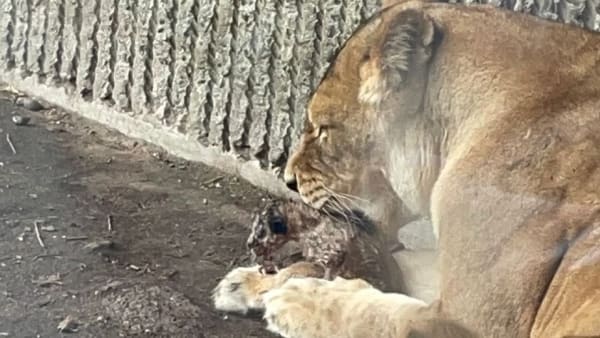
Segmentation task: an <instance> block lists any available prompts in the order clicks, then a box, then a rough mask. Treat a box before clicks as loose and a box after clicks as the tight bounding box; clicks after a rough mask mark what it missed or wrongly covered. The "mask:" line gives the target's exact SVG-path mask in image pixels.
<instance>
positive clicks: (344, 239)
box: [247, 200, 402, 291]
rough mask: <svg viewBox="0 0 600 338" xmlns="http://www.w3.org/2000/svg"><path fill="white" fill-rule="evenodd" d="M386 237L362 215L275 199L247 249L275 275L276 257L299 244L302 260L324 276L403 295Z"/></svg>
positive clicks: (258, 221)
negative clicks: (356, 280)
mask: <svg viewBox="0 0 600 338" xmlns="http://www.w3.org/2000/svg"><path fill="white" fill-rule="evenodd" d="M382 237H383V236H382V235H381V234H380V233H379V232H377V228H376V227H375V225H374V224H373V223H372V222H371V221H370V220H369V219H368V218H367V217H366V216H365V215H364V214H362V213H360V212H357V211H352V212H348V213H344V214H341V213H332V212H328V213H326V212H322V211H319V210H316V209H313V208H311V207H310V206H308V205H306V204H304V203H302V202H298V201H292V200H288V201H272V202H270V203H269V204H268V205H267V206H266V207H265V208H264V209H263V211H262V212H261V213H259V214H258V215H257V216H256V217H255V219H254V222H253V224H252V231H251V234H250V236H249V238H248V242H247V245H248V248H249V249H250V250H251V251H252V253H253V254H254V255H255V256H256V257H257V258H260V259H261V260H263V267H265V269H266V270H267V272H273V271H274V269H273V268H272V264H273V262H272V259H273V257H272V255H273V253H274V252H275V251H276V250H278V249H280V248H281V247H282V246H283V245H284V244H286V243H288V242H290V241H295V242H298V244H299V246H300V248H301V249H302V259H303V260H305V261H307V262H312V263H316V264H318V265H319V266H321V267H322V268H323V269H324V274H323V278H325V279H327V280H331V279H333V278H335V277H336V276H342V277H345V278H363V279H366V280H367V281H369V282H370V283H371V284H373V285H375V286H376V287H377V288H380V289H382V290H385V291H402V285H401V281H402V278H401V276H400V270H399V267H398V265H397V263H396V262H395V261H394V259H393V257H392V255H391V253H390V252H389V251H388V250H387V249H386V247H385V244H384V243H385V242H384V239H383V238H382Z"/></svg>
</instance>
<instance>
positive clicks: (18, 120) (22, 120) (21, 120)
mask: <svg viewBox="0 0 600 338" xmlns="http://www.w3.org/2000/svg"><path fill="white" fill-rule="evenodd" d="M12 121H13V123H14V124H16V125H17V126H25V125H27V124H28V123H29V121H30V118H29V117H27V116H20V115H13V117H12Z"/></svg>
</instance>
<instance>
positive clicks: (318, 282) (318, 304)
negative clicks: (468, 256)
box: [213, 262, 475, 338]
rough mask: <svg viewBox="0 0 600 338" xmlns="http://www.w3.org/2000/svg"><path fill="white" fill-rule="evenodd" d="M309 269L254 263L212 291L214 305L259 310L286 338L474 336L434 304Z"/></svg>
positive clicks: (298, 265) (270, 327)
mask: <svg viewBox="0 0 600 338" xmlns="http://www.w3.org/2000/svg"><path fill="white" fill-rule="evenodd" d="M313 267H314V266H312V265H310V264H309V263H304V262H302V263H296V264H294V265H291V266H290V267H288V268H285V269H282V270H281V271H279V272H278V273H277V274H273V275H264V274H261V273H260V272H259V267H258V266H256V267H251V268H236V269H234V270H232V271H231V272H230V273H229V274H227V276H225V278H224V279H223V280H222V281H221V282H220V283H219V285H218V286H217V288H216V289H215V292H214V294H213V297H214V302H215V307H216V308H217V309H219V310H222V311H233V312H241V313H246V312H247V311H248V310H263V311H264V319H265V320H266V321H267V329H268V330H270V331H272V332H274V333H277V334H279V335H281V336H282V337H285V338H368V337H378V338H418V337H422V338H471V337H475V335H473V334H471V333H470V332H468V331H467V330H466V329H464V328H463V327H461V326H460V325H458V324H457V323H455V322H452V321H449V320H445V319H443V318H442V317H440V313H439V311H438V307H437V305H436V306H429V305H427V304H426V303H425V302H423V301H421V300H418V299H415V298H411V297H408V296H405V295H402V294H398V293H384V292H381V291H379V290H377V289H376V288H374V287H373V286H371V285H370V284H369V283H367V282H365V281H364V280H362V279H344V278H341V277H337V278H336V279H334V280H333V281H327V280H324V279H321V278H314V277H305V276H306V275H307V274H316V270H314V269H313ZM303 275H304V276H303Z"/></svg>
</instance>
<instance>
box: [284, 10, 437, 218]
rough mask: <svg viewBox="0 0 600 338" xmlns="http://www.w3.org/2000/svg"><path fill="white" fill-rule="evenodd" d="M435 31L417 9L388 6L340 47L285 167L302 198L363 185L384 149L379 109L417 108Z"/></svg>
mask: <svg viewBox="0 0 600 338" xmlns="http://www.w3.org/2000/svg"><path fill="white" fill-rule="evenodd" d="M401 6H405V4H402V5H401ZM413 6H417V7H418V6H419V3H415V4H413ZM436 31H437V30H436V29H435V25H434V23H433V21H432V20H431V19H430V18H428V17H427V16H425V15H424V14H423V13H422V12H421V11H417V10H410V9H409V10H404V11H401V12H399V11H398V10H397V9H396V7H395V6H394V7H390V8H388V9H386V10H384V11H382V12H381V13H380V14H378V15H377V16H375V17H373V18H371V19H370V20H369V21H368V22H367V23H366V24H364V25H363V26H362V27H361V28H359V29H358V30H357V31H356V32H355V33H354V35H353V36H352V37H351V38H350V39H349V40H348V41H347V42H346V44H345V45H344V46H343V47H342V49H341V50H340V52H339V54H338V56H337V58H336V59H335V61H334V62H333V64H332V65H331V67H330V69H329V70H328V72H327V74H326V75H325V77H324V79H323V80H322V82H321V84H320V85H319V86H318V88H317V90H316V92H315V93H314V94H313V96H312V98H311V100H310V102H309V105H308V109H307V119H306V126H305V130H304V132H303V134H302V136H301V141H300V143H299V145H298V147H297V148H296V149H295V152H294V153H293V154H292V156H291V157H290V159H289V161H288V163H287V166H286V169H285V174H284V179H285V181H286V184H287V185H288V187H290V188H291V189H293V190H297V191H298V192H299V193H300V195H301V197H302V199H303V200H304V202H306V203H308V204H310V205H311V206H313V207H315V208H321V207H322V206H323V205H325V204H326V203H327V202H328V201H330V200H332V197H341V198H343V196H344V194H354V195H356V194H358V193H357V191H358V190H360V189H363V187H361V186H360V185H361V184H362V185H364V184H369V183H368V182H369V179H368V176H369V175H370V172H372V171H376V170H377V168H378V166H379V162H380V161H379V159H380V158H382V156H383V152H384V148H385V147H382V146H381V144H382V142H383V140H381V138H380V137H379V135H380V133H379V130H380V128H381V127H382V126H381V125H380V123H379V121H381V120H382V117H383V115H384V114H385V112H386V111H387V110H389V109H391V108H394V109H395V110H398V109H400V110H402V115H411V114H415V113H416V112H417V111H418V110H419V109H420V107H421V101H422V97H423V91H424V87H425V85H426V81H427V76H426V74H427V65H428V62H429V59H430V56H431V54H432V49H433V45H434V44H433V42H434V38H435V37H436ZM391 93H393V95H391ZM383 127H385V126H383ZM359 182H360V184H359Z"/></svg>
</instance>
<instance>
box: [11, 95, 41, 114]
mask: <svg viewBox="0 0 600 338" xmlns="http://www.w3.org/2000/svg"><path fill="white" fill-rule="evenodd" d="M15 104H16V105H17V106H21V107H23V108H25V109H29V110H31V111H38V110H42V109H45V107H44V106H43V105H42V104H41V103H39V102H38V101H36V100H34V99H32V98H30V97H26V96H21V97H18V98H17V99H16V100H15Z"/></svg>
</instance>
